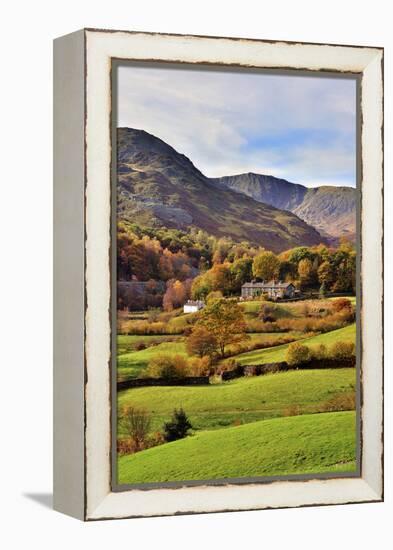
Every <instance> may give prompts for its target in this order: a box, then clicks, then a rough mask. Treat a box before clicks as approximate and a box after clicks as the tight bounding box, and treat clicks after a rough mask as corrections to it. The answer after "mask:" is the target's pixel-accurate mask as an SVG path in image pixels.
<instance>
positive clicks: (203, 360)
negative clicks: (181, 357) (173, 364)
mask: <svg viewBox="0 0 393 550" xmlns="http://www.w3.org/2000/svg"><path fill="white" fill-rule="evenodd" d="M210 367H211V361H210V357H207V356H205V357H195V358H192V359H189V361H188V372H189V375H190V376H208V375H209V374H210Z"/></svg>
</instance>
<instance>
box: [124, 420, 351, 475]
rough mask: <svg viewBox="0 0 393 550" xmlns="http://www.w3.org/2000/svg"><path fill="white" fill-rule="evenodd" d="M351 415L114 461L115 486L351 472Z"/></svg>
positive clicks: (261, 427)
mask: <svg viewBox="0 0 393 550" xmlns="http://www.w3.org/2000/svg"><path fill="white" fill-rule="evenodd" d="M355 425H356V415H355V412H352V411H348V412H335V413H324V414H314V415H303V416H292V417H287V418H276V419H273V420H262V421H259V422H253V423H250V424H246V425H244V426H237V427H233V428H224V429H221V430H214V431H210V432H209V431H206V432H200V433H197V434H196V435H194V436H191V437H187V438H185V439H181V440H179V441H174V442H173V443H166V444H165V445H161V446H159V447H154V448H152V449H147V450H146V451H142V452H140V453H136V454H134V455H128V456H122V457H120V458H119V462H118V467H119V473H118V481H119V483H143V482H165V481H184V480H194V479H211V478H214V479H219V478H238V477H256V476H274V475H289V474H297V473H301V474H308V473H326V472H339V471H341V472H348V471H354V470H355V460H356V444H355V435H356V430H355Z"/></svg>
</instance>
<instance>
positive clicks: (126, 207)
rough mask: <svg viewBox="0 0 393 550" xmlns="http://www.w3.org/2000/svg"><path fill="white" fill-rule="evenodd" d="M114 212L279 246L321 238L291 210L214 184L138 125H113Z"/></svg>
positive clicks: (277, 249)
mask: <svg viewBox="0 0 393 550" xmlns="http://www.w3.org/2000/svg"><path fill="white" fill-rule="evenodd" d="M117 145H118V150H117V155H118V189H117V190H118V200H117V204H118V218H119V219H120V220H121V219H123V220H127V221H132V222H136V223H140V224H142V225H145V226H156V227H160V226H164V227H169V228H178V229H188V228H190V227H191V226H193V227H196V228H199V229H203V230H205V231H207V232H208V233H209V234H211V235H214V236H216V237H222V236H228V237H231V238H232V239H233V240H234V241H236V242H240V241H248V242H251V243H252V244H255V245H259V246H264V247H266V248H269V249H270V250H273V251H274V252H281V251H283V250H287V249H289V248H292V247H294V246H299V245H305V246H312V245H316V244H319V243H321V242H324V238H322V237H321V235H320V234H319V233H318V231H316V230H315V229H314V228H313V227H311V226H310V225H308V224H307V223H306V222H304V221H302V220H301V219H300V218H299V217H298V216H297V215H295V214H293V213H291V212H288V211H285V210H281V209H279V208H276V207H275V206H274V205H268V204H265V203H262V202H258V201H257V200H254V199H253V198H251V197H248V196H246V195H244V194H241V193H238V192H236V191H232V190H231V189H227V188H226V187H224V186H218V185H217V184H216V182H215V180H211V179H209V178H207V177H205V176H204V175H203V174H202V173H201V172H200V171H199V170H198V169H197V168H196V167H195V166H194V165H193V164H192V162H191V161H190V160H189V159H188V158H187V157H186V156H184V155H182V154H180V153H178V152H177V151H175V149H173V148H172V147H171V146H170V145H168V144H166V143H165V142H163V141H162V140H160V139H159V138H157V137H155V136H153V135H151V134H148V133H147V132H145V131H143V130H136V129H132V128H118V144H117Z"/></svg>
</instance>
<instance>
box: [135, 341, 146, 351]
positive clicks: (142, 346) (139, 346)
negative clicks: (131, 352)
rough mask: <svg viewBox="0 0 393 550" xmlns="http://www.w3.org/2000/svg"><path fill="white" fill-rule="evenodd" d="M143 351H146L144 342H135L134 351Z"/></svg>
mask: <svg viewBox="0 0 393 550" xmlns="http://www.w3.org/2000/svg"><path fill="white" fill-rule="evenodd" d="M143 349H146V344H145V342H137V343H136V344H135V350H136V351H142V350H143Z"/></svg>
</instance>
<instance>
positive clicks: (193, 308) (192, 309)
mask: <svg viewBox="0 0 393 550" xmlns="http://www.w3.org/2000/svg"><path fill="white" fill-rule="evenodd" d="M204 307H205V302H203V301H202V300H195V301H194V300H188V301H187V302H186V303H185V304H184V306H183V311H184V313H196V312H197V311H199V310H200V309H203V308H204Z"/></svg>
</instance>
